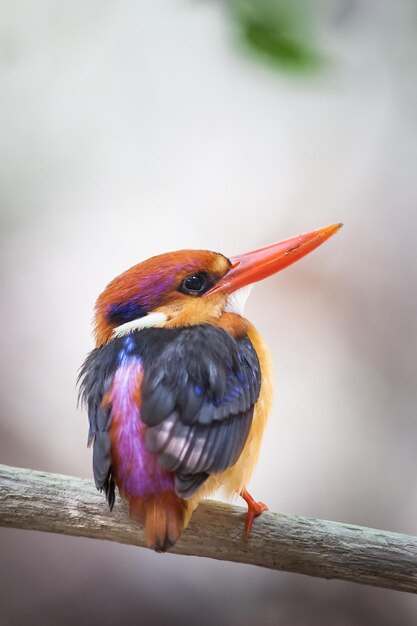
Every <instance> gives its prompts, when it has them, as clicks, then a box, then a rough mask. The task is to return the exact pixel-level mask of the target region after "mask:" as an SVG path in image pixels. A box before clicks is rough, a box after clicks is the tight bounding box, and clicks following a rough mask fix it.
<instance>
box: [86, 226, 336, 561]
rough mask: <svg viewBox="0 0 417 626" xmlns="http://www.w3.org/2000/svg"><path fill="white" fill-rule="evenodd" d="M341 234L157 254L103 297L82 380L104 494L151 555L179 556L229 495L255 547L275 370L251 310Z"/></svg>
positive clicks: (90, 437) (99, 485) (113, 284)
mask: <svg viewBox="0 0 417 626" xmlns="http://www.w3.org/2000/svg"><path fill="white" fill-rule="evenodd" d="M340 227H341V224H333V225H331V226H327V227H325V228H321V229H318V230H313V231H311V232H308V233H305V234H301V235H296V236H294V237H291V238H289V239H286V240H283V241H280V242H278V243H274V244H272V245H269V246H266V247H263V248H260V249H257V250H254V251H251V252H248V253H245V254H242V255H239V256H232V257H230V258H228V257H226V256H224V255H223V254H220V253H218V252H210V251H208V250H180V251H176V252H169V253H166V254H161V255H159V256H154V257H152V258H150V259H148V260H146V261H143V262H142V263H139V264H137V265H134V266H133V267H131V268H130V269H128V270H127V271H125V272H124V273H122V274H120V275H119V276H117V277H116V278H115V279H114V280H112V281H111V282H110V283H109V284H108V285H107V287H106V288H105V290H104V291H103V293H102V294H101V295H100V296H99V297H98V299H97V302H96V306H95V318H94V337H95V345H96V347H95V349H93V350H92V352H91V353H90V354H89V355H88V356H87V358H86V360H85V362H84V364H83V365H82V367H81V370H80V375H79V380H80V396H81V398H82V400H83V401H84V402H85V404H86V405H87V407H88V418H89V434H88V445H92V447H93V473H94V479H95V484H96V487H97V489H99V490H100V491H104V493H105V496H106V499H107V502H108V505H109V507H110V510H111V509H112V508H113V505H114V502H115V487H116V486H117V488H118V490H119V493H120V494H121V495H122V497H123V498H125V499H126V500H127V501H128V503H129V514H130V516H131V517H132V518H133V519H134V520H137V521H138V522H139V523H140V524H142V525H144V527H145V540H146V544H147V545H148V546H149V547H150V548H153V549H154V550H156V551H158V552H164V551H166V550H167V549H169V548H170V547H171V546H173V545H174V544H175V543H176V542H177V540H178V539H179V537H180V535H181V533H182V531H183V529H185V528H186V527H187V525H188V523H189V521H190V518H191V516H192V513H193V511H194V510H195V509H196V507H197V506H198V504H199V503H200V502H201V500H202V499H203V498H207V497H208V496H210V495H211V494H213V493H214V492H216V491H217V490H218V489H220V488H222V489H223V490H224V493H225V495H226V496H232V495H233V494H239V495H240V496H241V497H242V498H243V499H244V500H245V501H246V504H247V507H248V513H247V518H246V527H245V532H244V539H246V540H247V539H248V538H249V535H250V532H251V529H252V525H253V522H254V518H255V517H256V516H258V515H260V513H261V512H262V511H264V510H265V509H267V507H266V505H265V504H263V503H262V502H257V501H256V500H255V499H254V498H253V497H252V496H251V495H250V494H249V492H248V491H247V485H248V483H249V480H250V478H251V475H252V472H253V470H254V468H255V465H256V463H257V460H258V456H259V450H260V445H261V440H262V436H263V433H264V430H265V425H266V422H267V418H268V415H269V413H270V410H271V403H272V374H271V361H270V355H269V352H268V349H267V347H266V345H265V343H264V341H263V339H262V337H261V335H260V334H259V333H258V331H257V330H256V329H255V327H254V326H253V325H252V324H251V323H250V322H249V320H247V319H246V318H245V317H244V314H243V308H244V304H245V301H246V299H247V297H248V295H249V291H250V289H251V287H252V284H253V283H255V282H257V281H259V280H262V279H264V278H267V277H268V276H271V275H272V274H275V273H276V272H278V271H280V270H282V269H283V268H285V267H287V266H289V265H290V264H292V263H294V262H295V261H297V260H298V259H301V258H302V257H303V256H305V255H306V254H308V253H309V252H311V251H312V250H314V249H315V248H317V247H318V246H319V245H321V244H322V243H323V242H324V241H326V240H327V239H328V238H329V237H331V236H332V235H333V234H334V233H336V232H337V231H338V230H339V228H340Z"/></svg>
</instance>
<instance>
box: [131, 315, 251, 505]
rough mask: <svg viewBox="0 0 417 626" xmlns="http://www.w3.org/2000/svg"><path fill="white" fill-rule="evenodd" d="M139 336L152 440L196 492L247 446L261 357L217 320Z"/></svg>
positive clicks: (181, 491) (179, 483) (180, 483)
mask: <svg viewBox="0 0 417 626" xmlns="http://www.w3.org/2000/svg"><path fill="white" fill-rule="evenodd" d="M140 337H141V341H140V343H141V356H142V359H143V364H144V377H143V382H142V403H141V419H142V421H143V422H144V423H145V424H146V425H147V427H148V428H147V430H146V435H145V442H146V445H147V448H148V450H149V451H151V452H154V453H155V454H156V455H157V459H158V461H159V463H160V464H161V466H162V467H163V468H164V469H167V470H169V471H173V472H175V489H176V492H177V494H178V495H179V496H181V497H183V498H189V497H191V496H192V495H193V494H194V493H195V491H196V490H197V489H198V487H199V486H200V485H201V484H202V483H203V482H204V481H205V480H206V478H207V477H208V476H209V475H210V474H215V473H219V472H222V471H224V470H225V469H227V468H228V467H231V466H232V465H234V464H235V463H236V461H237V460H238V458H239V456H240V454H241V452H242V450H243V447H244V445H245V443H246V440H247V437H248V434H249V430H250V426H251V423H252V418H253V411H254V405H255V402H256V400H257V398H258V395H259V390H260V383H261V373H260V366H259V361H258V357H257V355H256V352H255V350H254V348H253V346H252V344H251V342H250V340H249V338H248V337H247V336H246V335H245V336H244V337H242V338H241V339H238V340H235V339H234V338H233V337H231V336H230V335H229V334H228V333H226V332H225V331H224V330H222V329H219V328H216V327H214V326H211V325H201V326H193V327H189V328H183V329H163V328H162V329H149V330H148V331H147V333H146V334H145V333H144V332H143V331H141V333H140Z"/></svg>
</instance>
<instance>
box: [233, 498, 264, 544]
mask: <svg viewBox="0 0 417 626" xmlns="http://www.w3.org/2000/svg"><path fill="white" fill-rule="evenodd" d="M240 495H241V496H242V498H243V499H244V500H245V502H246V504H247V505H248V514H247V517H246V527H245V535H244V541H247V540H248V539H249V535H250V533H251V531H252V526H253V522H254V519H255V517H258V515H260V514H261V513H262V511H268V507H267V506H266V504H264V503H263V502H256V500H254V498H252V496H251V495H250V493H249V492H248V491H246V489H244V490H243V491H242V492H241V494H240Z"/></svg>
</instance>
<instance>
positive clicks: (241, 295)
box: [224, 285, 252, 316]
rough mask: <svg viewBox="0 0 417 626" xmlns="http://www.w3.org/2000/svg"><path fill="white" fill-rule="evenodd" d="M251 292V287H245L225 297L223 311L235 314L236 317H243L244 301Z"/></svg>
mask: <svg viewBox="0 0 417 626" xmlns="http://www.w3.org/2000/svg"><path fill="white" fill-rule="evenodd" d="M251 290H252V285H247V286H246V287H242V288H241V289H238V290H237V291H234V292H233V293H231V294H230V296H227V304H226V306H225V309H224V310H225V311H226V312H227V313H237V314H238V315H242V316H243V312H244V309H245V304H246V300H247V299H248V296H249V294H250V292H251Z"/></svg>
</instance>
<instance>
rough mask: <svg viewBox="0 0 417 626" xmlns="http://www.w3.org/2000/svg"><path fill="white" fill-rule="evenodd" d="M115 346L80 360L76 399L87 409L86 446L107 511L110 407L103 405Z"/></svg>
mask: <svg viewBox="0 0 417 626" xmlns="http://www.w3.org/2000/svg"><path fill="white" fill-rule="evenodd" d="M117 353H118V351H117V350H115V346H113V345H112V344H109V345H108V346H105V347H103V348H96V349H95V350H93V351H92V352H90V354H89V355H88V356H87V358H86V360H85V361H84V363H83V365H82V367H81V370H80V374H79V376H78V383H79V385H80V395H79V398H80V400H81V401H82V402H84V403H85V404H86V405H87V409H88V421H89V431H88V445H89V446H91V445H93V473H94V481H95V484H96V487H97V489H99V490H100V491H102V490H104V492H105V494H106V498H107V501H108V503H109V506H110V509H111V508H113V504H114V499H115V496H114V480H113V476H112V471H111V440H110V424H111V405H110V403H109V402H106V394H107V393H108V392H109V390H110V388H111V386H112V383H113V379H114V375H115V372H116V369H117Z"/></svg>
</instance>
